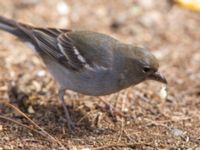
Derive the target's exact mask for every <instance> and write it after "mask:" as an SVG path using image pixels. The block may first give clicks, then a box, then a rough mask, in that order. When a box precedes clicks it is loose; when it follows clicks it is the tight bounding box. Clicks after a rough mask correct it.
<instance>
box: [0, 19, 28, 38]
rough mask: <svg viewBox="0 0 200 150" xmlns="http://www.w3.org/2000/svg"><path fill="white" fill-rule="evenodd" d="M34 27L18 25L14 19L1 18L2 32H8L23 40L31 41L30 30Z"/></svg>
mask: <svg viewBox="0 0 200 150" xmlns="http://www.w3.org/2000/svg"><path fill="white" fill-rule="evenodd" d="M31 28H32V27H31V26H29V25H25V24H22V23H18V22H16V21H14V20H12V19H7V18H5V17H2V16H0V30H4V31H7V32H9V33H11V34H13V35H15V36H17V37H18V38H20V39H21V40H25V39H30V36H29V34H30V31H31V30H30V29H31Z"/></svg>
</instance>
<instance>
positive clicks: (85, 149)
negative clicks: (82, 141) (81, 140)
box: [81, 148, 91, 150]
mask: <svg viewBox="0 0 200 150" xmlns="http://www.w3.org/2000/svg"><path fill="white" fill-rule="evenodd" d="M81 150H91V149H90V148H82V149H81Z"/></svg>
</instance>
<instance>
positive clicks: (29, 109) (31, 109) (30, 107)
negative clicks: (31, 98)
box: [27, 105, 35, 114]
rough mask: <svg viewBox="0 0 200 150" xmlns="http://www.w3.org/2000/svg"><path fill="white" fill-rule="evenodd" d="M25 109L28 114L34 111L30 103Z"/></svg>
mask: <svg viewBox="0 0 200 150" xmlns="http://www.w3.org/2000/svg"><path fill="white" fill-rule="evenodd" d="M27 111H28V113H29V114H34V113H35V110H34V109H33V107H32V106H31V105H30V106H29V107H28V110H27Z"/></svg>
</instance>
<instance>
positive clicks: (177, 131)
mask: <svg viewBox="0 0 200 150" xmlns="http://www.w3.org/2000/svg"><path fill="white" fill-rule="evenodd" d="M171 134H172V135H173V136H176V137H183V136H184V135H185V132H184V131H182V130H180V129H177V128H172V129H171Z"/></svg>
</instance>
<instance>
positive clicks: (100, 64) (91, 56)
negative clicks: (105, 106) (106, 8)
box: [0, 16, 167, 131]
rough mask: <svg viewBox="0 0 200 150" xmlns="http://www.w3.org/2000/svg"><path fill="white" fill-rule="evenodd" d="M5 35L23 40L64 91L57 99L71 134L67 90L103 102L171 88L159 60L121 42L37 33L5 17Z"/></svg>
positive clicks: (57, 31) (63, 32) (84, 34)
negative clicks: (152, 84) (143, 87)
mask: <svg viewBox="0 0 200 150" xmlns="http://www.w3.org/2000/svg"><path fill="white" fill-rule="evenodd" d="M0 30H4V31H6V32H8V33H10V34H13V35H14V36H16V37H18V38H19V39H20V40H21V41H22V42H24V43H26V44H27V45H28V46H31V48H33V49H35V51H36V52H37V54H38V55H39V56H40V57H41V59H42V60H43V62H44V64H45V65H46V67H47V70H49V72H50V74H51V75H52V77H53V78H54V79H55V80H56V81H57V83H58V85H59V89H58V96H59V99H60V101H61V103H62V106H63V108H64V112H65V117H66V119H67V126H68V129H69V130H70V131H72V130H74V128H75V124H74V122H73V120H72V119H71V117H70V114H69V111H68V109H67V106H66V105H65V102H64V95H65V91H66V90H72V91H75V92H78V93H82V94H85V95H90V96H104V95H109V94H112V93H116V92H119V91H120V90H122V89H125V88H128V87H130V86H134V85H137V84H139V83H141V82H143V81H145V80H155V81H158V82H161V83H164V84H167V80H166V78H165V76H164V75H162V74H161V73H160V72H159V63H158V60H157V59H156V57H155V56H154V55H153V54H152V53H151V52H150V51H149V50H148V49H147V48H143V47H138V46H134V45H131V44H126V43H123V42H120V41H119V40H117V39H115V38H113V37H111V36H109V35H106V34H102V33H97V32H92V31H83V30H69V29H63V28H51V27H34V26H32V25H28V24H24V23H21V22H18V21H15V20H13V19H9V18H7V17H3V16H0ZM10 44H12V43H10Z"/></svg>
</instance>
